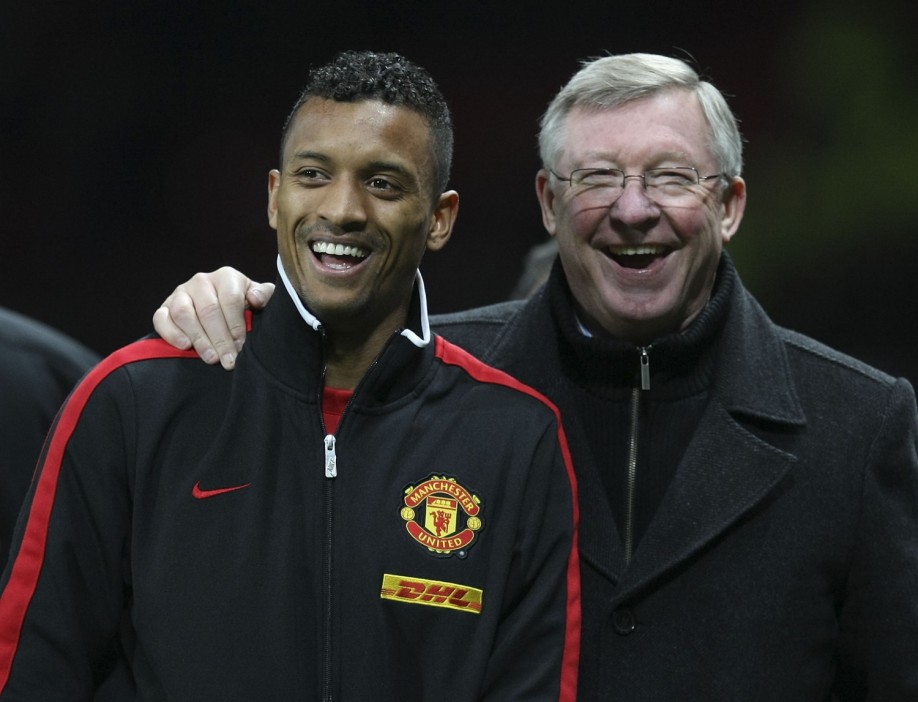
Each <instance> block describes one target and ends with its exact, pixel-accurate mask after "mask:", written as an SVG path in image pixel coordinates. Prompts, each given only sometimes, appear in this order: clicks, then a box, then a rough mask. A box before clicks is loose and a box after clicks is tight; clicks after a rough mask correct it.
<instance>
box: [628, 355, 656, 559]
mask: <svg viewBox="0 0 918 702" xmlns="http://www.w3.org/2000/svg"><path fill="white" fill-rule="evenodd" d="M639 350H640V353H641V356H640V370H641V385H640V387H635V388H633V389H632V390H631V426H630V433H629V440H628V478H627V486H626V490H627V495H626V497H627V503H626V505H625V544H624V546H625V565H628V563H630V562H631V556H632V555H633V553H634V501H635V483H636V482H637V458H638V429H639V426H638V421H639V417H640V409H641V391H643V390H650V346H641V347H640V349H639Z"/></svg>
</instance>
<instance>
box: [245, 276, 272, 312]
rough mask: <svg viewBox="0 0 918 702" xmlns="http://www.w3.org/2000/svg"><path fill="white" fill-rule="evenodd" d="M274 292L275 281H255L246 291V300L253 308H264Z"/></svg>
mask: <svg viewBox="0 0 918 702" xmlns="http://www.w3.org/2000/svg"><path fill="white" fill-rule="evenodd" d="M273 294H274V283H255V282H253V283H252V284H251V285H250V286H249V289H248V290H246V293H245V301H246V302H247V303H248V305H249V307H250V308H251V309H253V310H260V309H263V308H264V306H265V305H267V304H268V300H270V299H271V296H272V295H273Z"/></svg>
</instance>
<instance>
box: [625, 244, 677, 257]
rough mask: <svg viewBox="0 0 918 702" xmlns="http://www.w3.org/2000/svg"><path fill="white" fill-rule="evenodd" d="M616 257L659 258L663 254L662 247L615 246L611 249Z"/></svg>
mask: <svg viewBox="0 0 918 702" xmlns="http://www.w3.org/2000/svg"><path fill="white" fill-rule="evenodd" d="M613 253H614V254H615V255H616V256H659V255H661V254H663V253H664V249H663V247H662V246H650V245H646V246H616V247H613Z"/></svg>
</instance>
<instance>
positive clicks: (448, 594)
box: [379, 573, 484, 614]
mask: <svg viewBox="0 0 918 702" xmlns="http://www.w3.org/2000/svg"><path fill="white" fill-rule="evenodd" d="M379 596H380V598H382V599H384V600H397V601H399V602H408V603H410V604H419V605H427V606H428V607H445V608H447V609H455V610H458V611H460V612H471V613H473V614H481V607H482V601H483V598H484V593H483V591H481V590H479V589H478V588H475V587H470V586H468V585H458V584H456V583H447V582H441V581H439V580H426V579H424V578H410V577H407V576H404V575H390V574H389V573H385V574H383V580H382V588H381V589H380V592H379Z"/></svg>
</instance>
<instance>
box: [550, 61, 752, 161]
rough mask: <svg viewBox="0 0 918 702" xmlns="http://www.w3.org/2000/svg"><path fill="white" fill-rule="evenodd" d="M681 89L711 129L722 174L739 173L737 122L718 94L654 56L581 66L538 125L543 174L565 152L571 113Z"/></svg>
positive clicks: (680, 64)
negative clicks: (694, 100) (694, 99)
mask: <svg viewBox="0 0 918 702" xmlns="http://www.w3.org/2000/svg"><path fill="white" fill-rule="evenodd" d="M673 89H682V90H688V91H691V92H693V93H694V94H695V95H697V96H698V102H699V103H700V104H701V110H702V112H703V113H704V116H705V119H706V120H707V122H708V125H709V126H710V135H709V139H710V142H709V147H710V149H711V153H712V155H713V156H714V158H715V160H716V161H717V164H718V167H719V168H720V169H721V172H722V173H723V174H724V175H725V176H727V177H730V176H738V175H740V174H741V172H742V169H743V140H742V137H741V136H740V131H739V127H738V125H737V120H736V117H735V116H734V115H733V112H732V111H731V110H730V107H729V106H728V105H727V101H726V99H725V98H724V96H723V95H722V94H721V92H720V91H719V90H718V89H717V88H715V87H714V86H713V85H712V84H711V83H708V82H707V81H704V80H702V79H701V78H700V77H699V75H698V73H696V72H695V70H694V69H693V68H692V67H691V66H689V65H688V64H687V63H685V62H684V61H681V60H679V59H675V58H669V57H667V56H660V55H657V54H621V55H618V56H604V57H602V58H596V59H589V60H587V61H584V62H583V64H582V68H581V69H580V70H579V71H578V72H577V73H575V74H574V76H573V77H572V78H571V79H570V80H569V81H568V82H567V85H565V86H564V87H563V88H561V90H560V91H559V92H558V94H557V95H556V96H555V98H554V100H552V101H551V103H550V104H549V106H548V109H547V110H546V111H545V114H544V115H543V116H542V120H541V122H540V126H541V131H540V132H539V154H540V156H541V158H542V164H543V165H544V166H545V167H546V168H550V167H552V166H554V163H555V160H556V159H557V158H558V157H559V156H560V155H561V152H562V151H563V149H564V135H563V131H564V123H565V121H566V119H567V116H568V115H569V114H570V112H571V111H572V110H573V109H574V108H575V107H582V108H586V109H593V110H599V109H604V108H608V107H615V106H617V105H623V104H625V103H627V102H631V101H633V100H638V99H640V98H644V97H649V96H651V95H655V94H657V93H659V92H662V91H664V90H673Z"/></svg>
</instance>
